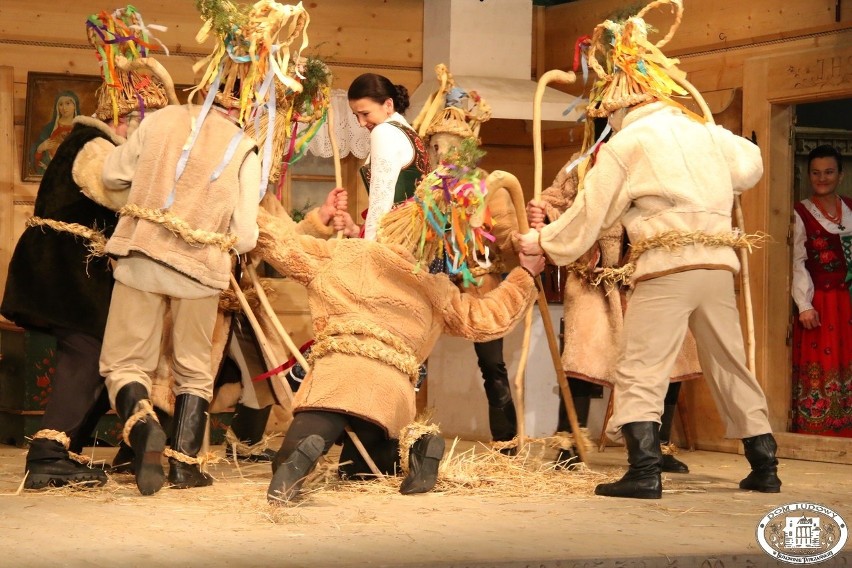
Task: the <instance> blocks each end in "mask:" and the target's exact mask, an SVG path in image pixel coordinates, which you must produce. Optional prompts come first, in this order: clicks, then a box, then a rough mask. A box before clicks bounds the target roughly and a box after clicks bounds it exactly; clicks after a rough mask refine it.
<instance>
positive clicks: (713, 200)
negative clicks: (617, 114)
mask: <svg viewBox="0 0 852 568" xmlns="http://www.w3.org/2000/svg"><path fill="white" fill-rule="evenodd" d="M685 130H690V131H692V132H691V133H690V135H689V136H684V135H683V131H685ZM682 139H687V140H699V141H701V142H700V143H697V144H695V145H692V146H690V147H683V146H681V145H680V144H679V143H678V141H679V140H682ZM761 175H763V162H762V160H761V157H760V149H759V148H758V147H757V146H756V145H755V144H752V143H751V142H749V141H748V140H746V139H745V138H742V137H740V136H737V135H735V134H733V133H732V132H730V131H729V130H726V129H724V128H722V127H721V126H716V125H713V124H702V123H699V122H697V121H694V120H691V119H690V118H688V117H686V116H685V115H684V114H682V113H681V112H680V111H679V110H678V109H676V108H674V107H671V106H669V105H666V104H665V103H659V102H658V103H652V104H648V105H645V106H642V107H639V108H637V109H634V110H632V111H630V112H629V113H627V116H626V117H625V118H624V122H623V123H622V128H621V130H620V131H619V132H618V133H617V134H615V135H614V136H613V137H612V138H611V139H610V141H609V142H608V143H607V144H605V145H604V146H603V147H602V148H601V149H600V151H599V152H598V155H597V160H596V162H595V166H594V167H593V168H592V169H591V170H589V172H588V174H587V175H586V177H585V180H584V189H583V191H582V192H581V193H580V194H579V195H578V197H577V198H576V200H575V201H574V203H573V204H572V205H571V207H570V208H569V209H568V210H567V211H566V212H565V213H564V214H563V215H562V216H561V217H559V218H558V219H557V220H556V221H554V222H553V223H551V224H550V225H548V226H547V227H545V228H544V229H542V231H541V246H542V248H544V250H545V252H546V253H547V254H548V255H549V256H550V258H551V259H553V260H554V261H555V262H556V264H559V265H566V264H569V263H571V262H573V261H575V260H576V259H577V258H579V257H580V255H582V254H583V253H585V252H586V251H588V250H589V248H591V246H592V245H593V244H594V242H595V241H596V240H597V238H598V235H599V234H600V233H601V230H602V229H606V228H609V227H612V226H613V225H614V224H616V223H619V222H620V223H622V224H623V225H624V227H625V229H626V230H627V234H628V236H629V237H630V242H631V243H633V244H636V243H640V242H642V241H644V240H646V239H649V238H652V237H656V236H659V235H661V234H664V233H666V232H670V231H677V232H683V233H692V232H696V231H698V232H702V233H706V234H708V235H720V234H729V233H730V232H731V226H732V225H731V211H732V209H733V199H734V194H735V192H741V191H743V190H746V189H748V188H750V187H752V186H754V184H755V183H757V181H758V180H759V179H760V176H761ZM698 268H705V269H725V270H730V271H732V272H738V271H739V268H740V263H739V260H738V259H737V254H736V252H735V251H734V249H732V248H730V247H714V246H705V245H703V244H694V245H689V246H685V247H682V248H680V249H677V250H667V249H665V248H656V249H652V250H649V251H647V252H645V253H644V254H642V256H640V257H639V259H638V261H637V263H636V270H635V272H634V273H633V276H632V279H633V281H634V282H635V281H639V280H644V279H647V278H654V277H656V276H663V275H665V274H671V273H675V272H680V271H683V270H693V269H698Z"/></svg>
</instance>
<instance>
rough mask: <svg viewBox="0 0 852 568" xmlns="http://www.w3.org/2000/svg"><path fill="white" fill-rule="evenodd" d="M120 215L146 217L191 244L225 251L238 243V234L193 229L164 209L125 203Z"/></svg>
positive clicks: (137, 217) (135, 217) (136, 217)
mask: <svg viewBox="0 0 852 568" xmlns="http://www.w3.org/2000/svg"><path fill="white" fill-rule="evenodd" d="M118 214H119V215H123V216H126V217H133V218H134V219H144V220H146V221H150V222H152V223H157V224H158V225H162V226H163V227H165V228H166V229H168V230H169V231H171V232H172V233H173V234H174V235H176V236H178V237H180V238H181V239H183V241H184V242H185V243H186V244H188V245H190V246H207V245H210V246H216V247H218V248H219V249H220V250H222V251H223V252H228V251H230V250H231V249H232V248H233V247H234V245H235V244H236V243H237V237H236V235H233V234H231V233H214V232H211V231H204V230H202V229H193V228H192V227H190V226H189V224H188V223H187V222H186V221H184V220H183V219H181V218H179V217H177V216H176V215H174V214H173V213H171V212H169V211H163V210H162V209H151V208H148V207H139V206H138V205H134V204H129V205H125V206H124V207H122V208H121V210H120V211H119V212H118Z"/></svg>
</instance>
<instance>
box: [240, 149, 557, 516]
mask: <svg viewBox="0 0 852 568" xmlns="http://www.w3.org/2000/svg"><path fill="white" fill-rule="evenodd" d="M445 183H446V185H444V184H445ZM445 189H446V192H445ZM463 201H466V204H463V203H462V202H463ZM465 205H467V206H465ZM339 208H341V209H344V208H345V202H343V200H341V203H340V205H339ZM483 210H484V184H483V180H482V179H481V173H480V172H477V171H476V170H471V169H464V168H455V167H453V166H447V167H444V168H443V169H442V170H439V171H438V172H437V174H436V173H433V174H430V175H429V176H428V177H427V178H426V179H425V180H424V182H422V183H421V185H420V187H419V188H418V190H417V193H416V195H415V198H414V199H413V200H409V201H407V202H405V203H404V204H402V205H401V206H398V207H397V208H396V209H394V210H392V211H391V212H390V213H388V214H387V215H386V216H385V217H384V218H383V219H382V222H381V228H380V230H379V233H378V238H377V241H376V242H372V241H368V240H364V239H345V240H331V241H322V240H317V239H314V238H311V237H304V236H302V237H300V236H297V235H296V234H295V233H294V232H293V223H292V221H290V220H289V219H280V218H272V217H270V216H268V215H266V214H265V213H264V212H263V211H261V213H260V216H259V218H258V224H259V226H260V237H259V239H258V248H257V249H256V250H257V251H258V252H259V253H260V254H261V255H262V257H263V259H264V260H265V261H266V262H268V263H270V264H271V265H272V266H273V267H274V268H275V269H276V270H278V271H279V272H281V273H282V274H286V275H287V276H289V277H291V278H293V279H294V280H296V281H298V282H300V283H301V284H303V285H304V286H306V288H307V291H308V299H309V303H310V307H311V314H312V316H313V322H314V331H315V337H316V342H315V343H314V345H313V346H312V348H311V362H312V369H311V372H310V374H308V376H307V377H306V378H305V380H304V383H303V384H302V386H301V388H300V389H299V391H298V393H297V394H296V398H295V400H294V404H293V413H294V419H293V423H292V424H291V426H290V429H289V430H288V432H287V435H286V437H285V439H284V442H283V444H282V446H281V449H280V450H279V452H278V455H277V456H276V458H275V460H274V464H273V467H274V471H275V473H274V475H273V478H272V482H271V483H270V485H269V489H268V491H267V498H268V499H269V501H270V502H273V503H275V502H280V501H282V500H283V501H286V500H289V499H292V498H294V497H295V496H297V495H298V493H299V491H300V488H301V485H302V483H303V481H304V479H305V476H306V475H307V474H308V473H309V472H310V471H311V470H312V469H313V468H314V466H315V465H316V463H317V461H318V460H319V458H320V457H321V456H322V455H323V454H324V453H325V452H327V451H328V450H329V448H330V447H331V445H332V444H333V443H334V442H335V440H337V439H338V437H339V436H340V435H341V434H342V433H343V432H344V428H345V427H347V426H349V427H351V429H352V430H353V431H354V432H355V433H356V434H357V435H358V437H359V438H360V439H361V441H362V442H363V443H364V446H365V447H366V448H367V450H368V452H369V454H370V456H371V457H372V459H373V460H374V461H375V463H376V465H377V467H378V468H379V469H380V470H381V471H382V472H384V473H393V472H394V470H395V468H396V465H397V463H398V457H397V452H396V447H397V439H398V437H399V436H400V435H401V433H402V431H403V429H404V428H405V427H406V426H407V425H408V424H410V423H411V422H412V421H413V419H414V415H415V400H414V395H415V391H414V385H415V383H416V381H417V379H418V374H419V367H420V363H421V362H422V361H423V360H425V359H426V357H427V355H428V354H429V352H430V351H431V349H432V347H433V346H434V344H435V342H436V340H437V339H438V337H439V336H440V334H441V333H442V332H446V333H449V334H451V335H457V336H461V337H465V338H467V339H471V340H474V341H489V340H492V339H496V338H498V337H502V336H503V335H505V334H506V333H508V332H509V330H510V329H511V328H512V327H513V326H514V325H515V323H516V322H517V321H518V320H519V319H520V317H521V315H522V314H523V313H524V310H525V309H526V308H527V307H528V306H529V304H530V302H532V300H533V298H534V296H535V285H534V278H533V277H534V276H535V275H537V274H539V273H540V272H541V270H542V269H543V267H544V261H543V258H542V257H541V256H524V257H522V258H521V267H519V268H516V269H515V270H513V271H512V272H511V273H510V274H509V275H508V277H507V278H506V280H505V281H504V282H503V283H502V284H501V285H500V286H499V287H498V288H497V289H495V290H494V291H492V292H491V293H489V294H487V295H485V296H484V297H482V298H475V297H473V296H472V295H470V294H462V293H461V292H460V290H459V289H458V287H457V286H456V285H454V284H453V283H452V282H451V281H450V279H449V278H448V276H447V275H446V274H430V273H429V272H428V266H429V265H430V263H431V262H432V261H433V260H434V259H435V258H438V257H439V256H442V255H447V257H448V258H447V261H448V262H449V263H450V265H451V266H454V269H456V270H459V271H462V272H466V274H467V276H468V277H472V276H471V275H470V273H469V268H468V267H467V264H466V262H465V259H466V258H468V256H467V250H466V248H467V247H469V246H470V247H472V246H480V247H481V246H482V230H481V228H480V227H471V226H470V219H471V217H474V218H475V217H476V216H475V215H474V214H475V213H480V214H481V213H482V212H483ZM344 216H345V215H344ZM446 219H455V220H456V221H457V222H456V223H455V224H454V225H453V226H452V228H451V229H446V233H445V228H446V227H447V226H446V225H445V220H446ZM430 220H431V221H433V222H434V223H435V224H430V223H429V221H430ZM350 222H351V221H350ZM344 225H345V223H341V224H340V227H343V226H344ZM454 246H455V247H462V249H465V250H461V251H459V250H458V248H457V249H456V250H454V248H453V247H454ZM443 451H444V440H443V438H440V437H439V436H438V435H437V434H435V433H426V434H425V435H423V436H420V437H419V438H418V439H417V440H416V441H415V442H414V443H413V446H412V448H411V451H410V453H409V473H408V476H407V477H406V478H405V480H404V481H403V482H402V485H401V487H400V492H401V493H404V494H408V493H421V492H425V491H429V490H430V489H432V487H434V485H435V483H436V480H437V473H438V463H439V460H440V459H441V457H442V456H443ZM349 459H352V460H353V461H354V462H355V463H356V464H363V461H361V460H360V457H358V456H357V454H356V452H355V451H354V449H353V448H352V446H351V444H350V441H349V440H347V441H346V442H345V443H344V448H343V450H342V454H341V462H343V461H346V460H349ZM349 472H350V473H351V474H358V473H369V470H367V469H366V468H365V467H360V469H359V468H357V467H356V468H352V467H350V468H349Z"/></svg>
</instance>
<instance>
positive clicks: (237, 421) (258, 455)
mask: <svg viewBox="0 0 852 568" xmlns="http://www.w3.org/2000/svg"><path fill="white" fill-rule="evenodd" d="M271 411H272V406H267V407H265V408H260V409H257V408H251V407H249V406H245V405H244V404H240V403H237V406H236V408H235V409H234V417H233V419H232V420H231V429H230V432H231V433H233V435H234V436H235V437H236V439H237V440H238V441H239V444H236V445H233V444H231V443H229V442H226V443H225V455H226V456H227V457H229V458H231V459H238V460H240V461H249V462H264V463H268V462H271V461H272V459H273V458H274V457H275V450H273V449H271V448H263V449H258V450H255V449H252V448H242V447H241V445H244V446H254V445H255V444H258V443H259V442H261V441H262V440H263V435H264V434H265V433H266V423H267V422H268V421H269V413H270V412H271ZM247 450H250V451H247Z"/></svg>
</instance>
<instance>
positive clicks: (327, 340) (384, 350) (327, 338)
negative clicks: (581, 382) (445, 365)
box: [308, 322, 420, 384]
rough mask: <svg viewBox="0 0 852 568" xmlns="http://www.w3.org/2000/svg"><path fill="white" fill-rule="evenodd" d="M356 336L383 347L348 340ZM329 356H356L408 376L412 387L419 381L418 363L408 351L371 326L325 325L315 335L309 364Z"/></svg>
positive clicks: (388, 334) (381, 330)
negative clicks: (340, 354)
mask: <svg viewBox="0 0 852 568" xmlns="http://www.w3.org/2000/svg"><path fill="white" fill-rule="evenodd" d="M355 335H362V336H365V337H369V338H372V339H376V340H378V341H380V342H381V343H383V344H384V345H375V344H365V343H363V342H360V341H358V340H356V339H355V338H354V337H351V336H355ZM339 336H343V337H339ZM347 336H348V337H347ZM329 353H342V354H344V355H358V356H362V357H367V358H368V359H373V360H374V361H379V362H381V363H384V364H386V365H390V366H391V367H395V368H396V369H398V370H399V371H400V372H402V373H404V374H405V375H407V376H408V377H409V380H410V381H411V383H412V384H415V383H416V382H417V380H418V378H419V374H420V362H419V361H418V360H417V357H415V356H414V353H413V352H412V351H411V349H409V347H408V346H407V345H405V343H403V342H402V341H400V340H399V339H398V338H397V337H396V336H394V335H393V334H391V333H390V332H388V331H386V330H384V329H381V328H379V327H378V326H375V325H373V324H371V323H367V322H352V323H348V324H344V323H332V324H330V325H328V326H327V327H326V328H325V329H323V330H322V332H321V333H319V334H318V335H317V337H316V341H315V343H314V344H313V346H311V355H310V357H309V359H308V362H309V363H310V365H311V366H313V365H314V362H315V361H316V360H317V359H321V358H322V357H325V356H326V355H328V354H329Z"/></svg>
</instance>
